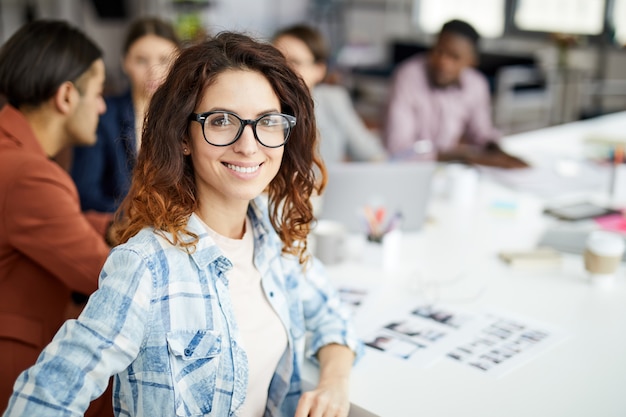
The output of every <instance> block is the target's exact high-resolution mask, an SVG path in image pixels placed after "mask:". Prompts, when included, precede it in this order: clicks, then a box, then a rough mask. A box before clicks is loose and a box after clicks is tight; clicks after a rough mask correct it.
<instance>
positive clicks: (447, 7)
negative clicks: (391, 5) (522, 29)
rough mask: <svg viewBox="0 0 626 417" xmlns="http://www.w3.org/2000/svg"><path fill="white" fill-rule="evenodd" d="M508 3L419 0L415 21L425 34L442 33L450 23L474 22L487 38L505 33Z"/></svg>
mask: <svg viewBox="0 0 626 417" xmlns="http://www.w3.org/2000/svg"><path fill="white" fill-rule="evenodd" d="M504 3H505V0H471V1H470V0H415V1H414V6H413V21H414V22H415V23H416V24H417V26H418V27H419V28H420V30H421V31H423V32H426V33H438V32H439V30H440V29H441V26H443V24H444V23H446V22H447V21H448V20H451V19H461V20H465V21H466V22H468V23H470V24H471V25H472V26H474V28H475V29H476V30H477V31H478V33H480V35H481V36H483V37H487V38H497V37H500V36H502V34H503V33H504V16H505V10H504V7H505V4H504Z"/></svg>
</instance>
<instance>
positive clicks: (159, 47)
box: [122, 35, 178, 98]
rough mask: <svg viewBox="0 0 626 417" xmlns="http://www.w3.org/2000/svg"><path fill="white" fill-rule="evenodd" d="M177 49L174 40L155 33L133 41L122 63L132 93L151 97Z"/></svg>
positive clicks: (163, 77)
mask: <svg viewBox="0 0 626 417" xmlns="http://www.w3.org/2000/svg"><path fill="white" fill-rule="evenodd" d="M177 50H178V47H177V46H176V44H175V43H174V42H172V41H170V40H168V39H165V38H161V37H159V36H156V35H145V36H142V37H141V38H139V39H137V40H136V41H135V42H133V44H132V45H131V46H130V48H129V49H128V52H127V53H126V55H125V56H124V61H123V63H122V64H123V68H124V72H125V73H126V75H128V78H129V79H130V84H131V89H132V92H133V95H136V96H139V97H144V98H150V97H152V94H154V92H155V91H156V89H157V88H158V87H159V86H160V85H161V83H163V81H164V80H165V76H166V75H167V71H168V70H169V68H170V64H171V63H172V62H173V59H174V56H175V53H176V51H177Z"/></svg>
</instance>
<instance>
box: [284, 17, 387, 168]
mask: <svg viewBox="0 0 626 417" xmlns="http://www.w3.org/2000/svg"><path fill="white" fill-rule="evenodd" d="M273 43H274V45H275V46H276V47H277V48H278V49H279V50H280V51H281V52H282V53H283V55H285V57H286V58H287V61H288V62H289V63H290V65H291V66H292V67H293V69H294V70H295V71H296V72H298V73H299V74H300V76H301V77H302V79H303V80H304V82H305V83H306V85H307V86H308V87H309V89H310V90H311V94H312V95H313V100H314V102H315V118H316V119H317V126H318V129H319V133H320V137H321V141H320V153H321V155H322V159H323V160H324V163H326V164H330V163H336V162H341V161H345V160H349V161H380V160H385V159H386V152H385V149H384V147H383V145H382V142H381V140H380V139H379V138H378V137H377V136H376V135H374V134H373V133H372V132H371V131H370V130H368V128H367V127H366V126H365V124H364V123H363V120H362V119H361V118H360V116H359V115H358V114H357V113H356V111H355V109H354V106H353V104H352V100H351V98H350V95H349V94H348V91H347V90H346V89H345V88H344V87H342V86H339V85H331V84H326V83H324V82H323V80H324V79H325V78H326V72H327V69H328V68H327V61H328V55H329V52H328V46H327V44H326V41H325V39H324V37H323V35H322V34H321V33H320V32H319V31H318V30H317V29H315V28H313V27H311V26H308V25H305V24H299V25H295V26H290V27H287V28H284V29H282V30H280V31H278V32H277V33H276V34H275V35H274V37H273Z"/></svg>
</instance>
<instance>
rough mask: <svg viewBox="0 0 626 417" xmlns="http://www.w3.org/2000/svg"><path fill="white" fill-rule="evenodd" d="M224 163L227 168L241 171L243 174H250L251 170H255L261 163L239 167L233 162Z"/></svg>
mask: <svg viewBox="0 0 626 417" xmlns="http://www.w3.org/2000/svg"><path fill="white" fill-rule="evenodd" d="M224 165H225V166H226V168H228V169H232V170H233V171H235V172H241V173H243V174H251V173H253V172H257V171H258V170H259V168H261V164H259V165H255V166H253V167H240V166H238V165H233V164H228V163H224Z"/></svg>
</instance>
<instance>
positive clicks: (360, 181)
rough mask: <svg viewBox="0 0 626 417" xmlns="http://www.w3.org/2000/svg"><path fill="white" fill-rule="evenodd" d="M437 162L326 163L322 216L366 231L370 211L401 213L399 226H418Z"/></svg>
mask: <svg viewBox="0 0 626 417" xmlns="http://www.w3.org/2000/svg"><path fill="white" fill-rule="evenodd" d="M435 168H436V164H435V163H434V162H402V163H400V162H393V163H391V162H389V163H382V162H381V163H375V162H372V163H369V162H367V163H366V162H353V163H341V164H332V165H328V166H327V171H328V184H327V186H326V189H325V190H324V192H323V194H322V196H321V197H322V203H321V213H320V216H319V218H320V219H328V220H335V221H339V222H341V223H343V224H344V225H345V226H346V227H347V228H348V230H349V231H351V232H357V233H359V232H361V233H362V232H366V231H367V211H371V212H374V213H376V214H377V215H378V214H381V213H382V214H381V215H382V216H385V217H387V218H389V219H390V218H392V217H394V216H395V217H397V216H398V215H399V216H401V219H402V220H401V222H400V224H399V226H400V229H401V230H404V231H411V230H418V229H420V228H421V227H422V225H423V223H424V220H425V218H426V214H427V208H428V203H429V200H430V194H431V182H432V177H433V174H434V171H435Z"/></svg>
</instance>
